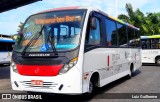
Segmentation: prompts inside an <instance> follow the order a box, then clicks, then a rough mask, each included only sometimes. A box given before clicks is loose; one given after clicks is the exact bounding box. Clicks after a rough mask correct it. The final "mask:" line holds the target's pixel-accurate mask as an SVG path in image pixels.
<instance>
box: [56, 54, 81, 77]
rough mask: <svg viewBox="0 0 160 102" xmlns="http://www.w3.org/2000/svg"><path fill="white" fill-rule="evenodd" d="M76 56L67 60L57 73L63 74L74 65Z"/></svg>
mask: <svg viewBox="0 0 160 102" xmlns="http://www.w3.org/2000/svg"><path fill="white" fill-rule="evenodd" d="M77 60H78V58H77V57H76V58H73V59H72V60H71V61H69V63H68V64H65V65H64V66H63V68H61V70H60V72H59V74H65V73H66V72H68V71H69V70H70V69H71V68H72V67H74V66H75V65H76V63H77Z"/></svg>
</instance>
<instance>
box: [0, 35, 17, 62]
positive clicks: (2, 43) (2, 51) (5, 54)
mask: <svg viewBox="0 0 160 102" xmlns="http://www.w3.org/2000/svg"><path fill="white" fill-rule="evenodd" d="M14 43H15V41H14V40H12V39H11V38H5V37H0V65H2V64H9V63H10V61H11V54H12V49H13V45H14Z"/></svg>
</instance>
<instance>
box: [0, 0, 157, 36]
mask: <svg viewBox="0 0 160 102" xmlns="http://www.w3.org/2000/svg"><path fill="white" fill-rule="evenodd" d="M126 3H131V4H132V6H133V9H134V10H136V9H137V8H139V9H140V10H141V11H142V12H143V13H148V12H160V7H159V5H160V0H117V4H118V5H117V13H118V14H126V9H125V5H126ZM67 6H91V7H96V8H98V9H100V10H102V11H104V12H106V13H107V14H109V15H111V16H114V17H116V0H42V1H38V2H36V3H32V4H29V5H26V6H23V7H20V8H17V9H13V10H10V11H6V12H3V13H0V34H8V35H12V34H16V33H17V29H18V25H19V23H20V22H24V21H25V20H26V18H27V17H28V16H30V15H31V14H35V13H37V12H40V11H43V10H47V9H52V8H57V7H67Z"/></svg>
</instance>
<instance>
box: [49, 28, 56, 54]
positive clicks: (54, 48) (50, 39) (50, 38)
mask: <svg viewBox="0 0 160 102" xmlns="http://www.w3.org/2000/svg"><path fill="white" fill-rule="evenodd" d="M48 37H49V38H48V40H49V42H50V43H51V47H52V49H53V52H54V53H55V55H58V52H57V50H56V47H55V45H54V43H53V42H55V41H54V39H52V37H51V31H50V32H49V35H48Z"/></svg>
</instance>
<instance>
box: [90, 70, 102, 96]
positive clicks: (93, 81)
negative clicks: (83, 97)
mask: <svg viewBox="0 0 160 102" xmlns="http://www.w3.org/2000/svg"><path fill="white" fill-rule="evenodd" d="M99 85H100V76H99V73H98V72H93V74H92V75H91V77H90V80H89V86H88V88H89V90H88V94H93V93H94V92H95V90H96V89H97V88H98V87H99Z"/></svg>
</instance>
